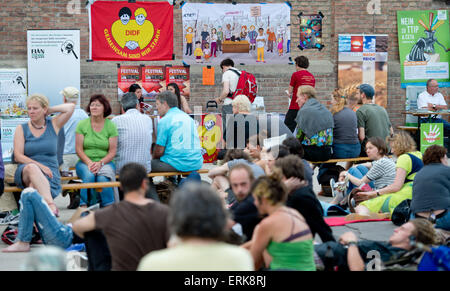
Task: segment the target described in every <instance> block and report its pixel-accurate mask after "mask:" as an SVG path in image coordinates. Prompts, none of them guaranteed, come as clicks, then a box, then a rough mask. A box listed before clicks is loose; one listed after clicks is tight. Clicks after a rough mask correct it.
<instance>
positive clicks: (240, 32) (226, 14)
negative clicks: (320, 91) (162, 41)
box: [182, 3, 291, 65]
mask: <svg viewBox="0 0 450 291" xmlns="http://www.w3.org/2000/svg"><path fill="white" fill-rule="evenodd" d="M290 13H291V8H290V6H289V5H288V4H287V3H255V4H235V5H233V4H215V3H204V4H203V3H185V4H184V5H183V6H182V17H183V60H184V62H185V63H187V64H199V63H206V64H212V65H215V64H220V62H221V61H222V60H223V59H225V58H231V59H232V60H233V61H234V63H236V64H239V63H243V64H246V65H248V64H251V65H253V64H287V63H289V55H290V53H289V52H290V47H289V46H290V30H289V27H290V20H291V16H290Z"/></svg>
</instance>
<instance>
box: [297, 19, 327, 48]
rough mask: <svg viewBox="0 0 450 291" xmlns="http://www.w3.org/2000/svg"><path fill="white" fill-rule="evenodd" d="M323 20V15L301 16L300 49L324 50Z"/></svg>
mask: <svg viewBox="0 0 450 291" xmlns="http://www.w3.org/2000/svg"><path fill="white" fill-rule="evenodd" d="M322 18H323V17H322V15H321V14H302V15H301V16H300V47H299V48H300V49H302V50H303V49H319V50H320V49H322V47H323V39H322Z"/></svg>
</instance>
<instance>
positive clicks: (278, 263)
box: [243, 169, 316, 271]
mask: <svg viewBox="0 0 450 291" xmlns="http://www.w3.org/2000/svg"><path fill="white" fill-rule="evenodd" d="M281 178H282V174H281V173H280V171H279V170H277V169H275V171H274V172H273V173H272V175H270V176H262V177H260V178H258V179H257V180H256V181H255V183H254V184H253V187H252V190H251V193H253V197H254V199H255V205H256V207H257V208H258V211H259V213H260V214H261V215H267V217H266V218H264V219H263V220H262V221H261V222H260V223H259V224H258V225H257V226H256V228H255V230H254V232H253V237H252V240H251V241H249V242H247V243H246V244H244V245H243V247H245V248H247V249H249V250H250V252H251V254H252V256H253V260H254V262H255V270H257V269H260V268H262V267H266V268H270V269H271V270H299V271H315V270H316V266H315V263H314V247H313V236H312V234H311V230H310V229H309V226H308V224H307V223H306V221H305V219H304V218H303V216H302V215H301V214H300V213H299V212H298V211H297V210H295V209H293V208H290V207H287V206H285V202H286V199H287V190H286V187H285V185H284V183H283V182H282V181H281Z"/></svg>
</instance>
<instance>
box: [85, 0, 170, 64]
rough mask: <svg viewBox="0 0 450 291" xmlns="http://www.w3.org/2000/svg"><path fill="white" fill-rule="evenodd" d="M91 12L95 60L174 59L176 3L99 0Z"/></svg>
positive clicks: (92, 51)
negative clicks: (174, 14) (174, 8)
mask: <svg viewBox="0 0 450 291" xmlns="http://www.w3.org/2000/svg"><path fill="white" fill-rule="evenodd" d="M89 12H90V39H91V54H90V57H91V59H93V60H94V61H156V60H172V58H173V57H172V55H173V6H172V5H170V4H169V3H168V2H136V3H129V2H126V1H120V2H117V1H96V2H94V4H92V5H90V6H89Z"/></svg>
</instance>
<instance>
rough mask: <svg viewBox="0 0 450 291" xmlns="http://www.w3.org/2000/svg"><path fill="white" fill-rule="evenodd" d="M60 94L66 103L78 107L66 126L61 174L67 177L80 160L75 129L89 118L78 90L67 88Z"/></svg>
mask: <svg viewBox="0 0 450 291" xmlns="http://www.w3.org/2000/svg"><path fill="white" fill-rule="evenodd" d="M60 93H61V95H63V98H64V103H74V104H75V105H76V107H75V110H74V112H73V114H72V116H71V117H70V119H69V121H67V123H66V124H65V125H64V135H65V143H64V155H63V161H64V163H63V164H62V165H61V172H62V173H63V174H64V175H66V173H67V172H68V171H69V169H70V168H75V164H76V163H77V162H78V159H79V158H78V156H77V154H76V152H75V129H76V128H77V124H78V122H79V121H81V120H83V119H86V118H88V115H87V113H86V112H85V111H84V110H83V109H81V108H80V105H79V104H78V99H79V94H80V92H79V91H78V89H77V88H74V87H66V88H64V90H62V91H61V92H60Z"/></svg>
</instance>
